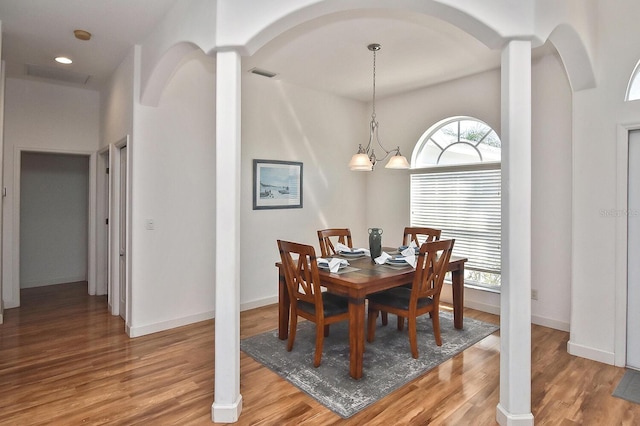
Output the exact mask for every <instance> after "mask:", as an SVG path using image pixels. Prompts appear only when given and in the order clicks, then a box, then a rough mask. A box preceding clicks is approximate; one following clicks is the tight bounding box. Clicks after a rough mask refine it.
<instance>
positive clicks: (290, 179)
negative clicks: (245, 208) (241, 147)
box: [253, 160, 302, 210]
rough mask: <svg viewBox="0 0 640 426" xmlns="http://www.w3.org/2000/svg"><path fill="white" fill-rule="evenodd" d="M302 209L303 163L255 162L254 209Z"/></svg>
mask: <svg viewBox="0 0 640 426" xmlns="http://www.w3.org/2000/svg"><path fill="white" fill-rule="evenodd" d="M300 208H302V163H299V162H294V161H277V160H253V209H254V210H261V209H300Z"/></svg>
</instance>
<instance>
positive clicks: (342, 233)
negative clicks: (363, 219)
mask: <svg viewBox="0 0 640 426" xmlns="http://www.w3.org/2000/svg"><path fill="white" fill-rule="evenodd" d="M332 237H337V238H335V239H334V241H336V242H339V243H341V244H344V245H346V246H348V247H350V248H353V242H352V241H351V230H350V229H349V228H330V229H321V230H319V231H318V242H319V243H320V253H321V254H322V257H326V256H333V255H334V254H337V253H336V249H335V247H334V246H333V242H332V241H331V238H332Z"/></svg>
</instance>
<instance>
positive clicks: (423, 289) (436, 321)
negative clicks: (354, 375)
mask: <svg viewBox="0 0 640 426" xmlns="http://www.w3.org/2000/svg"><path fill="white" fill-rule="evenodd" d="M454 242H455V240H440V241H433V242H427V243H424V244H422V245H421V246H420V252H419V254H418V261H417V264H416V273H415V275H414V279H413V282H412V283H411V288H407V287H395V288H392V289H389V290H385V291H382V292H379V293H374V294H372V295H371V296H369V298H368V299H369V308H368V318H367V341H368V342H370V343H371V342H373V340H374V338H375V331H376V317H377V316H378V311H386V312H390V313H392V314H396V315H397V316H398V318H403V319H404V318H407V321H408V323H409V343H410V345H411V356H413V358H418V340H417V332H416V327H417V320H418V317H419V316H420V315H424V314H426V313H428V314H429V315H430V316H431V322H432V324H433V334H434V336H435V339H436V344H437V345H438V346H441V345H442V337H441V336H440V316H439V313H440V291H441V290H442V283H443V281H444V276H445V274H446V272H447V266H448V264H449V259H450V258H451V251H452V250H453V244H454Z"/></svg>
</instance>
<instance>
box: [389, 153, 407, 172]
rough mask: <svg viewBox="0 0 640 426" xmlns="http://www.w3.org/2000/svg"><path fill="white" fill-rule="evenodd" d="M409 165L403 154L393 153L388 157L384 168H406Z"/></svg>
mask: <svg viewBox="0 0 640 426" xmlns="http://www.w3.org/2000/svg"><path fill="white" fill-rule="evenodd" d="M409 167H410V166H409V162H408V161H407V159H406V158H405V157H404V155H394V156H393V157H391V158H390V159H389V162H388V163H387V165H386V166H384V168H385V169H408V168H409Z"/></svg>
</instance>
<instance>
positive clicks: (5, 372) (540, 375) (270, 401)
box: [0, 283, 640, 426]
mask: <svg viewBox="0 0 640 426" xmlns="http://www.w3.org/2000/svg"><path fill="white" fill-rule="evenodd" d="M21 300H22V306H21V307H20V308H16V309H9V310H6V311H5V324H4V325H2V326H0V425H50V424H63V425H80V424H83V425H102V424H112V425H131V424H153V425H169V424H171V425H173V424H176V425H177V424H179V425H210V424H212V423H211V404H212V402H213V374H214V371H213V368H214V322H213V321H203V322H200V323H197V324H193V325H189V326H185V327H180V328H177V329H174V330H169V331H166V332H161V333H155V334H152V335H149V336H142V337H138V338H135V339H129V338H128V337H127V336H126V334H125V333H124V324H123V322H122V320H121V319H120V318H118V317H113V316H112V315H110V314H109V313H108V312H107V306H106V303H107V300H106V297H104V296H88V295H87V288H86V283H71V284H61V285H57V286H51V287H41V288H35V289H26V290H23V292H22V294H21ZM443 309H450V308H449V307H443ZM465 315H466V316H469V317H473V318H477V319H480V320H483V321H488V322H493V323H498V322H499V319H498V318H497V317H496V316H494V315H491V314H487V313H483V312H478V311H474V310H472V309H465ZM276 326H277V307H276V306H275V305H272V306H267V307H263V308H259V309H253V310H251V311H247V312H243V313H242V314H241V337H242V338H244V337H248V336H252V335H255V334H258V333H261V332H264V331H267V330H271V329H274V328H275V327H276ZM568 338H569V336H568V333H565V332H561V331H557V330H552V329H549V328H545V327H539V326H532V407H533V413H534V415H535V422H536V425H566V426H569V425H605V424H606V425H637V424H640V405H636V404H632V403H629V402H627V401H624V400H621V399H618V398H614V397H612V396H611V393H612V392H613V390H614V389H615V387H616V385H617V384H618V381H619V380H620V379H621V378H622V375H623V374H624V369H622V368H616V367H613V366H609V365H605V364H601V363H598V362H594V361H589V360H585V359H581V358H577V357H574V356H571V355H569V354H567V352H566V346H567V340H568ZM407 350H409V349H408V344H407ZM499 351H500V338H499V332H496V333H494V334H493V335H491V336H489V337H487V338H486V339H484V340H482V341H481V342H479V343H478V344H476V345H474V346H473V347H471V348H469V349H467V350H466V351H464V352H463V353H461V354H459V355H458V356H456V357H454V358H453V359H451V360H449V361H447V362H445V363H443V364H442V365H440V366H439V367H437V368H435V369H433V370H432V371H430V372H429V373H427V374H425V375H423V376H422V377H420V378H418V379H416V380H414V381H412V382H411V383H409V384H407V385H406V386H404V387H402V388H400V389H398V390H396V391H395V392H393V393H391V394H390V395H388V396H386V397H385V398H383V399H381V400H380V401H379V402H377V403H376V404H373V405H372V406H370V407H369V408H367V409H365V410H363V411H362V412H360V413H358V414H356V415H355V416H353V417H351V418H350V419H346V420H345V419H342V418H340V417H339V416H338V415H336V414H334V413H333V412H331V411H330V410H328V409H326V408H325V407H324V406H322V405H320V404H319V403H318V402H316V401H315V400H314V399H313V398H311V397H309V396H308V395H306V394H305V393H303V392H301V391H300V390H298V389H297V388H296V387H295V386H293V385H291V384H289V383H288V382H286V381H285V380H283V379H281V378H280V377H279V376H278V375H277V374H275V373H273V372H272V371H270V370H268V369H267V368H265V367H263V366H262V365H261V364H259V363H257V362H256V361H254V360H253V359H252V358H250V357H248V356H247V355H245V354H244V353H241V360H240V362H241V364H240V365H241V367H240V368H241V370H240V374H241V382H240V383H241V389H240V391H241V393H242V396H243V412H242V416H241V418H240V421H239V422H238V423H237V424H238V425H301V424H302V425H314V426H315V425H363V424H367V425H391V424H393V425H396V424H410V425H423V424H424V425H426V424H433V425H495V424H496V422H495V415H496V405H497V404H498V400H499V369H500V365H499V364H500V360H499V357H500V354H499ZM310 362H311V361H310Z"/></svg>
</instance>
